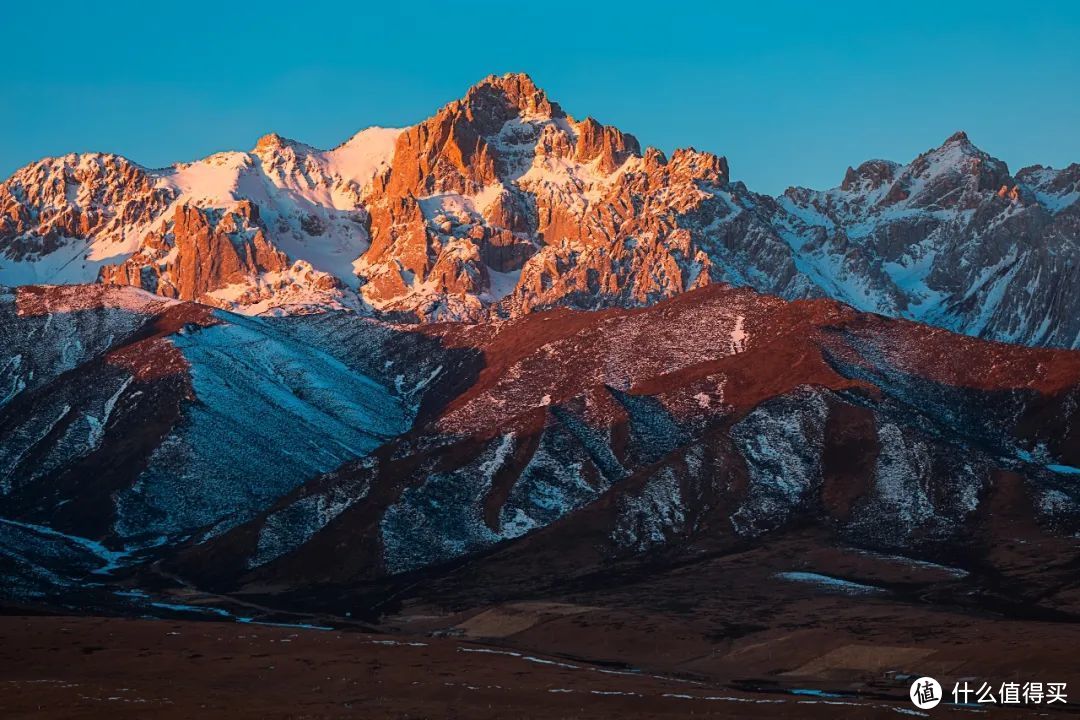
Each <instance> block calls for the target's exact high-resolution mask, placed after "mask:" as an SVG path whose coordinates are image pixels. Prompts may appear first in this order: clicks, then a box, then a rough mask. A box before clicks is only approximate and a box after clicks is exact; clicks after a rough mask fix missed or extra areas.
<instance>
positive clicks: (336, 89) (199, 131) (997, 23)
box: [0, 0, 1080, 193]
mask: <svg viewBox="0 0 1080 720" xmlns="http://www.w3.org/2000/svg"><path fill="white" fill-rule="evenodd" d="M3 14H4V18H3V20H2V21H0V48H3V51H4V52H3V57H4V60H5V63H4V65H5V70H4V81H3V85H2V86H0V176H2V177H6V176H7V175H8V174H10V173H11V172H12V171H13V170H14V169H15V168H17V167H19V166H20V165H22V164H24V163H26V162H29V161H31V160H34V159H37V158H39V157H42V156H44V155H54V154H61V153H64V152H68V151H84V150H102V151H111V152H118V153H121V154H124V155H127V156H128V157H130V158H132V159H133V160H136V161H137V162H141V163H143V164H145V165H150V166H162V165H167V164H169V163H172V162H176V161H182V160H191V159H195V158H197V157H201V156H204V155H206V154H208V153H211V152H214V151H217V150H226V149H247V148H250V147H252V146H253V145H254V143H255V140H256V138H257V137H258V136H259V135H261V134H263V133H265V132H269V131H276V132H278V133H280V134H282V135H286V136H288V137H293V138H295V139H298V140H303V141H305V142H308V143H311V144H313V145H317V146H322V147H330V146H333V145H336V144H337V143H339V142H341V141H342V140H344V139H345V138H347V137H348V136H350V135H351V134H352V133H353V132H355V131H357V130H359V129H361V128H363V127H366V126H369V125H383V126H400V125H406V124H411V123H414V122H417V121H419V120H420V119H422V118H424V117H427V116H428V115H430V114H431V113H432V112H433V111H434V110H435V109H437V108H438V107H439V106H440V105H442V104H443V103H445V102H447V101H449V100H452V99H454V98H457V97H460V96H461V95H462V94H463V92H464V91H465V89H466V88H467V87H468V86H469V85H471V84H472V83H474V82H475V81H476V80H478V79H480V78H481V77H483V76H485V75H487V74H490V73H493V72H494V73H503V72H508V71H525V72H528V73H529V74H531V75H532V76H533V78H534V79H535V80H536V82H537V83H538V84H539V85H540V86H541V87H543V88H544V89H546V90H547V91H548V94H549V95H550V96H551V98H552V99H554V100H556V101H558V102H559V103H561V104H562V106H563V107H564V108H565V109H566V110H567V111H568V112H569V113H571V114H572V115H575V116H578V117H581V116H584V115H593V116H594V117H596V118H598V119H599V120H601V121H602V122H606V123H612V124H615V125H618V126H619V127H620V128H622V129H623V130H625V131H628V132H631V133H634V134H635V135H637V137H638V138H639V139H640V140H641V141H642V143H643V144H648V145H655V146H657V147H660V148H661V149H663V150H665V151H670V150H672V149H674V148H675V147H679V146H686V145H693V146H695V147H697V148H699V149H707V150H711V151H714V152H717V153H720V154H724V155H727V157H728V158H729V160H730V162H731V169H732V175H733V177H735V178H737V179H741V180H744V181H746V182H747V184H749V185H750V186H751V187H752V188H754V189H756V190H758V191H762V192H769V193H778V192H781V191H782V190H783V189H784V188H785V187H786V186H788V185H791V184H798V185H808V186H812V187H831V186H834V185H836V184H838V183H839V181H840V179H841V177H842V175H843V172H844V169H845V167H846V166H847V165H849V164H856V163H858V162H860V161H862V160H864V159H868V158H872V157H886V158H890V159H895V160H904V161H906V160H909V159H911V158H912V157H913V156H914V155H916V154H917V153H919V152H921V151H923V150H926V149H928V148H930V147H932V146H936V145H939V144H940V143H941V142H942V141H943V140H944V139H945V138H946V137H947V136H948V135H949V134H950V133H952V132H953V131H954V130H957V129H965V130H967V131H968V134H969V135H970V136H971V138H972V140H973V141H974V142H975V143H976V144H977V145H979V146H980V147H982V148H983V149H985V150H987V151H988V152H990V153H991V154H993V155H996V156H997V157H1000V158H1002V159H1003V160H1005V161H1007V162H1008V163H1009V166H1010V168H1012V169H1013V170H1016V169H1019V168H1020V167H1022V166H1023V165H1028V164H1032V163H1042V164H1048V165H1054V166H1061V165H1065V164H1068V163H1069V162H1074V161H1075V162H1080V3H1075V2H1047V1H1045V0H1041V1H1040V2H1037V3H1030V4H1026V3H1022V2H1017V1H1016V0H1012V1H1011V2H1008V3H1005V2H991V1H987V0H983V1H981V2H977V3H969V2H954V1H952V0H937V1H936V2H922V1H921V0H907V1H905V2H900V3H882V2H873V1H871V0H867V1H866V2H860V3H846V2H827V3H811V2H801V3H794V2H792V3H756V4H755V3H713V2H709V3H701V4H700V5H698V6H690V4H680V3H675V2H668V3H655V2H623V3H617V4H615V3H612V4H605V3H597V2H572V3H541V2H516V1H512V2H503V3H482V4H473V5H469V4H467V3H449V2H441V3H437V2H430V3H429V2H421V1H418V0H412V1H411V2H408V3H402V4H401V6H400V7H399V6H398V4H397V3H394V2H380V3H375V4H369V3H364V2H356V1H354V2H348V3H345V2H316V1H309V2H305V3H286V2H280V1H274V0H265V1H264V2H259V3H226V2H216V3H205V2H200V1H197V0H193V1H190V2H187V1H184V2H171V3H164V4H157V3H139V4H131V5H128V4H126V3H85V2H80V3H70V2H67V0H63V1H61V2H55V1H49V2H41V1H37V2H13V3H9V4H8V5H7V7H6V9H5V10H4V13H3Z"/></svg>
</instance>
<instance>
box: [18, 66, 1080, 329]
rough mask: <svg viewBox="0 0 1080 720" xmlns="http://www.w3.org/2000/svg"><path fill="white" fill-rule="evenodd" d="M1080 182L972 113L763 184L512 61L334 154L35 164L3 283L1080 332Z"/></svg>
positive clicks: (272, 152) (326, 302) (347, 302)
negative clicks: (798, 313)
mask: <svg viewBox="0 0 1080 720" xmlns="http://www.w3.org/2000/svg"><path fill="white" fill-rule="evenodd" d="M1078 201H1080V165H1077V164H1073V165H1070V166H1069V167H1067V168H1065V169H1063V170H1054V169H1051V168H1045V167H1040V166H1035V167H1030V168H1024V169H1022V170H1020V171H1019V172H1017V173H1016V175H1015V176H1014V175H1012V174H1010V172H1009V169H1008V167H1007V166H1006V165H1005V163H1004V162H1002V161H1000V160H997V159H995V158H993V157H991V156H990V155H988V154H986V153H985V152H983V151H981V150H979V149H978V148H976V147H975V146H974V145H973V144H972V143H971V142H970V140H969V139H968V137H967V136H966V135H965V134H964V133H962V132H959V133H956V134H955V135H953V136H952V137H950V138H948V139H947V140H946V141H945V143H944V144H943V145H941V146H940V147H938V148H935V149H932V150H929V151H927V152H926V153H923V154H922V155H920V156H919V157H917V158H915V159H914V160H913V161H911V162H910V163H908V164H906V165H901V164H897V163H893V162H888V161H883V160H870V161H868V162H866V163H863V164H862V165H860V166H859V167H858V168H849V169H848V171H847V173H846V174H845V175H844V178H843V182H842V183H841V184H840V186H839V187H836V188H833V189H831V190H824V191H814V190H808V189H804V188H791V189H789V190H788V191H786V192H785V193H784V194H783V195H781V196H780V197H776V198H774V197H768V196H763V195H760V194H757V193H754V192H752V191H751V190H750V189H748V188H747V187H746V186H745V185H743V184H742V183H740V182H737V181H733V180H731V179H730V177H729V170H728V163H727V161H726V160H725V159H724V158H722V157H717V156H715V155H713V154H710V153H707V152H699V151H696V150H694V149H686V150H676V151H675V152H673V153H672V154H671V157H670V158H668V157H666V156H665V155H664V153H662V152H660V151H658V150H656V149H653V148H646V149H644V150H642V148H641V147H640V145H639V143H638V141H637V140H636V139H635V138H634V137H633V136H632V135H630V134H628V133H625V132H623V131H621V130H619V129H617V128H614V127H611V126H606V125H602V124H601V123H599V122H597V121H596V120H593V119H591V118H588V117H586V118H585V119H584V120H580V121H579V120H575V119H574V118H573V117H571V116H570V115H568V114H567V113H566V112H564V111H563V110H562V108H560V107H559V105H558V104H556V103H554V102H552V101H551V100H549V99H548V97H547V96H546V94H545V93H544V92H543V91H542V90H540V89H538V88H537V87H536V86H535V85H534V83H533V82H532V80H531V79H530V78H529V77H528V76H526V75H521V74H512V75H505V76H501V77H496V76H491V77H488V78H486V79H484V80H482V81H481V82H480V83H478V84H477V85H476V86H474V87H472V88H471V89H470V90H469V91H468V92H467V93H466V95H465V97H463V98H462V99H460V100H457V101H454V102H452V103H450V104H448V105H446V106H445V107H443V108H442V109H440V110H439V111H438V112H437V113H436V114H435V115H434V116H433V117H431V118H429V119H427V120H425V121H423V122H421V123H419V124H417V125H415V126H412V127H409V128H404V129H400V130H392V129H383V128H371V129H368V130H364V131H362V132H360V133H358V134H357V135H355V136H354V137H352V138H350V139H349V140H348V141H346V142H345V143H343V144H342V145H340V146H339V147H337V148H335V149H333V150H329V151H322V150H318V149H315V148H313V147H310V146H308V145H304V144H302V143H299V142H295V141H292V140H287V139H284V138H281V137H279V136H277V135H273V134H271V135H267V136H265V137H263V138H261V139H260V140H259V141H258V143H257V144H256V146H255V148H254V149H253V150H252V151H250V152H225V153H218V154H216V155H212V156H210V157H208V158H205V159H203V160H199V161H196V162H192V163H185V164H179V165H175V166H172V167H169V168H165V169H161V170H150V169H147V168H143V167H141V166H139V165H137V164H136V163H134V162H132V161H130V160H128V159H126V158H123V157H120V156H116V155H106V154H83V155H67V156H64V157H60V158H48V159H45V160H42V161H39V162H37V163H33V164H31V165H28V166H26V167H24V168H22V169H20V170H19V171H17V172H16V173H15V174H14V175H13V176H12V177H11V178H9V179H8V180H7V181H6V182H4V183H3V184H0V284H6V285H22V284H65V283H88V282H102V283H106V284H117V285H132V286H135V287H139V288H142V289H144V290H147V291H149V292H152V293H155V294H158V295H162V296H164V297H169V298H174V299H180V300H194V301H197V302H200V303H204V304H210V305H214V306H217V307H222V308H225V309H230V310H235V311H238V312H242V313H245V314H251V315H258V314H265V313H297V312H312V311H319V310H324V309H328V308H332V309H350V310H354V311H357V312H362V313H368V314H376V315H379V316H383V317H390V318H393V319H397V320H407V321H428V322H430V321H436V320H470V321H477V320H480V319H483V318H488V317H495V318H499V317H502V318H506V317H516V316H518V315H522V314H525V313H528V312H532V311H535V310H538V309H546V308H551V307H557V306H566V307H575V308H581V309H595V308H598V307H636V306H643V305H648V304H650V303H653V302H656V301H657V300H660V299H664V298H668V297H672V296H674V295H676V294H679V293H682V292H686V291H688V290H691V289H694V288H697V287H701V286H704V285H708V284H715V283H727V284H732V285H737V286H745V287H750V288H752V289H754V290H757V291H759V292H763V293H768V294H774V295H777V296H780V297H783V298H785V299H800V298H814V297H831V298H833V299H836V300H840V301H842V302H845V303H847V304H850V305H851V306H853V307H855V308H857V309H859V310H864V311H868V312H876V313H881V314H886V315H890V316H894V317H904V318H909V319H914V320H918V321H920V322H926V323H929V324H933V325H937V326H939V327H943V328H946V329H949V330H953V331H956V332H961V333H964V334H969V335H974V336H977V337H985V338H990V339H995V340H1002V341H1006V342H1017V343H1023V344H1030V345H1044V346H1051V347H1078V346H1080V312H1078V308H1077V306H1076V304H1075V303H1076V302H1078V301H1077V300H1075V296H1076V293H1073V292H1072V289H1073V288H1075V287H1076V286H1077V285H1078V282H1080V274H1078V273H1080V263H1078V262H1077V261H1078V258H1080V249H1078V248H1080V219H1078V218H1080V210H1078V208H1080V204H1078Z"/></svg>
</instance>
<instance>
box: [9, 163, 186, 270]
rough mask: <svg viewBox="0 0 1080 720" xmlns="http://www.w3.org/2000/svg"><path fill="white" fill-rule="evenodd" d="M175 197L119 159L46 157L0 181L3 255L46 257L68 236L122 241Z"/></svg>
mask: <svg viewBox="0 0 1080 720" xmlns="http://www.w3.org/2000/svg"><path fill="white" fill-rule="evenodd" d="M175 194H176V193H175V192H174V191H172V190H171V189H169V188H162V187H159V186H158V185H157V184H156V182H155V178H154V177H153V176H152V174H151V173H150V171H148V170H146V169H145V168H143V167H142V166H140V165H137V164H136V163H133V162H131V161H130V160H128V159H126V158H124V157H121V156H119V155H113V154H110V153H82V154H76V153H71V154H68V155H64V156H61V157H55V158H44V159H42V160H39V161H37V162H33V163H30V164H28V165H26V166H24V167H22V168H20V169H19V170H18V171H16V172H15V174H14V175H12V176H11V177H10V178H9V179H8V180H7V181H5V182H3V183H0V253H3V254H5V255H7V256H8V257H9V258H12V259H20V258H24V257H27V256H38V255H45V254H48V253H49V252H52V251H54V250H56V249H57V248H58V247H60V246H61V245H63V244H65V241H66V240H67V239H70V238H80V237H87V236H90V235H96V236H98V237H100V238H101V239H105V240H118V239H122V238H123V237H124V236H125V234H126V233H127V232H128V231H130V230H131V229H132V228H133V227H136V226H140V225H144V224H146V223H148V222H150V221H151V220H152V219H153V217H154V216H155V215H156V214H157V213H159V212H161V211H162V210H164V209H165V208H166V207H167V206H168V204H169V203H170V202H171V201H172V200H173V199H174V197H175Z"/></svg>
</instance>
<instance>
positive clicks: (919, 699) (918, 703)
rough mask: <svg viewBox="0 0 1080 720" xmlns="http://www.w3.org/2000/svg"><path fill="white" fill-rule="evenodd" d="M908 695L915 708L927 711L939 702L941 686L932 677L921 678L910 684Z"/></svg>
mask: <svg viewBox="0 0 1080 720" xmlns="http://www.w3.org/2000/svg"><path fill="white" fill-rule="evenodd" d="M910 694H911V702H912V703H914V705H915V707H917V708H919V709H920V710H929V709H930V708H933V707H937V705H938V703H939V702H941V684H940V683H939V682H938V681H937V680H935V679H934V678H932V677H921V678H919V679H918V680H916V681H915V682H913V683H911V693H910Z"/></svg>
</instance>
